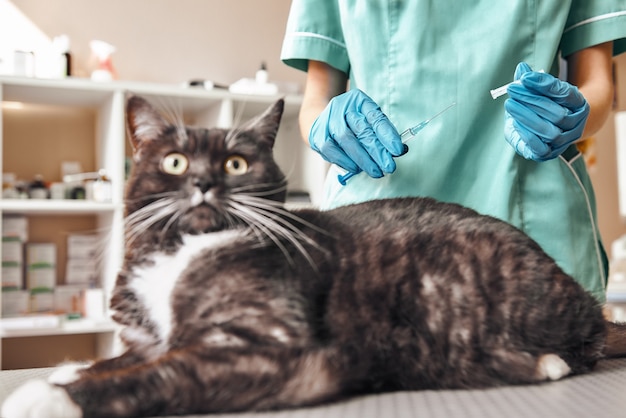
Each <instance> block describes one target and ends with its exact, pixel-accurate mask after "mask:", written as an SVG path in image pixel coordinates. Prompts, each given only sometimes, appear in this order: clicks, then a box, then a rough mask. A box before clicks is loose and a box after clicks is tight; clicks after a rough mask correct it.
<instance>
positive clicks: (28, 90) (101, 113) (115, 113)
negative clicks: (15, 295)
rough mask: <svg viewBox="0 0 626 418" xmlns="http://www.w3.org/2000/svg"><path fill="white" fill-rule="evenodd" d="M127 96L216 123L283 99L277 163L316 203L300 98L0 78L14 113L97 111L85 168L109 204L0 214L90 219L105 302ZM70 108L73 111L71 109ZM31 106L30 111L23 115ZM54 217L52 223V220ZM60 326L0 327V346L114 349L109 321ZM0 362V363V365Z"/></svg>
mask: <svg viewBox="0 0 626 418" xmlns="http://www.w3.org/2000/svg"><path fill="white" fill-rule="evenodd" d="M129 94H138V95H141V96H144V97H146V98H147V99H148V100H150V101H151V102H152V103H153V104H154V105H155V106H156V107H157V108H160V109H161V110H163V111H167V112H168V113H170V114H171V113H175V114H176V115H177V116H180V117H184V120H185V122H188V123H190V124H193V125H198V126H205V127H221V128H230V127H233V126H237V125H238V124H240V123H243V122H245V121H246V120H248V119H250V118H251V117H254V116H256V115H258V114H260V113H261V112H263V111H264V110H265V109H267V107H268V106H269V105H271V104H272V103H274V102H275V101H276V100H277V99H279V98H280V97H283V98H284V99H285V110H284V112H283V117H282V123H281V127H280V129H279V132H278V138H277V140H276V145H275V146H274V151H275V152H274V154H275V157H276V161H277V163H278V164H279V166H280V167H281V169H282V170H283V172H284V173H285V174H287V175H288V180H289V184H290V189H291V190H298V191H307V192H309V193H310V195H311V197H312V200H313V202H314V203H315V202H316V197H317V196H320V197H321V194H322V191H321V189H322V183H323V182H322V178H323V170H324V168H325V167H326V165H325V163H324V162H323V161H322V160H321V159H320V158H319V157H318V156H317V155H316V154H315V153H313V152H312V151H311V150H310V149H309V148H308V147H307V146H306V145H305V143H304V142H302V141H301V140H300V133H299V129H298V113H299V109H300V105H301V103H302V97H301V96H294V95H286V96H283V95H274V96H252V95H242V94H231V93H230V92H228V91H227V90H220V89H215V90H204V89H201V88H185V87H182V86H178V85H169V84H155V83H141V82H126V81H113V82H104V83H97V82H93V81H91V80H88V79H79V78H68V79H62V80H46V79H36V78H25V77H11V76H0V101H8V102H19V103H23V104H24V105H25V106H23V108H24V113H23V114H20V117H23V116H22V115H26V116H27V117H29V115H32V116H30V117H31V118H35V116H34V115H36V114H37V111H40V110H41V109H40V106H43V107H46V106H51V107H53V108H55V107H58V108H63V107H69V108H71V109H69V110H70V111H71V112H68V113H77V114H81V111H82V110H87V112H82V113H85V114H88V115H90V116H88V117H94V116H95V118H94V120H95V123H94V125H95V126H94V130H95V132H93V136H92V137H91V136H90V137H89V138H90V139H89V140H93V141H94V153H95V155H94V164H95V167H89V169H100V168H103V169H105V170H106V172H107V175H108V176H109V178H110V179H111V184H112V194H113V203H96V202H91V201H77V200H9V199H6V200H5V199H1V198H0V215H7V214H8V215H30V216H37V217H38V216H42V217H45V216H67V215H70V216H73V215H94V216H96V217H97V222H96V223H97V228H98V229H99V230H105V231H107V234H106V240H107V241H106V242H107V243H108V245H107V247H108V248H107V249H106V250H105V251H103V257H102V260H101V268H102V272H101V273H102V274H101V277H102V283H101V284H102V288H103V289H104V291H105V298H106V299H107V300H108V298H109V296H110V292H111V290H112V288H113V285H114V282H115V279H116V276H117V272H118V271H119V269H120V267H121V265H122V261H123V258H124V241H123V240H124V228H123V224H124V219H123V214H124V204H123V202H124V160H125V148H126V127H125V115H124V111H125V99H126V97H127V96H128V95H129ZM7 109H8V108H7ZM43 110H47V109H43ZM74 110H78V111H79V112H73V111H74ZM29 111H31V112H33V113H28V112H29ZM15 115H16V113H15V111H13V110H11V111H5V110H4V109H3V108H1V107H0V157H1V158H0V172H2V168H3V167H5V165H8V164H7V162H8V161H11V162H12V163H13V162H15V161H16V160H15V158H16V156H15V152H14V151H12V152H13V154H9V153H8V152H7V148H5V145H6V144H10V145H15V144H16V141H19V140H20V134H21V132H18V133H14V132H12V133H9V134H8V133H6V132H5V131H4V130H3V129H2V125H3V119H4V118H6V120H7V121H13V119H9V118H12V117H16V116H15ZM33 121H36V119H33ZM7 126H8V124H7ZM51 137H53V136H51ZM52 140H54V139H52ZM81 140H85V139H84V138H76V139H74V138H72V141H81ZM17 143H18V144H19V142H17ZM14 148H15V147H14ZM2 154H5V155H2ZM31 154H32V153H31ZM39 154H41V153H39ZM39 154H37V153H34V154H32V157H31V158H45V156H41V155H39ZM10 158H13V159H10ZM57 158H58V157H57ZM9 159H10V160H9ZM5 168H6V167H5ZM48 180H54V179H48ZM305 206H306V205H303V204H301V203H298V202H295V203H293V204H290V207H305ZM38 221H39V220H38ZM53 222H54V220H52V221H51V223H53ZM52 233H54V232H52ZM63 233H64V231H59V234H61V235H62V234H63ZM59 262H61V263H62V262H64V260H59ZM0 303H1V302H0ZM63 324H64V325H63V326H62V325H60V324H58V325H56V326H54V324H53V326H51V325H50V323H48V324H47V325H46V326H38V327H37V326H35V327H33V326H25V327H22V328H20V327H19V326H18V327H13V328H12V329H7V328H6V327H5V328H0V351H1V349H2V339H3V338H14V337H32V336H54V335H67V334H97V337H98V342H97V345H98V349H97V351H98V356H99V357H106V356H110V355H112V354H115V346H116V341H115V332H114V331H115V325H114V324H112V323H110V322H107V323H99V324H93V323H89V322H74V321H63ZM1 366H2V365H1V364H0V369H1V368H2V367H1Z"/></svg>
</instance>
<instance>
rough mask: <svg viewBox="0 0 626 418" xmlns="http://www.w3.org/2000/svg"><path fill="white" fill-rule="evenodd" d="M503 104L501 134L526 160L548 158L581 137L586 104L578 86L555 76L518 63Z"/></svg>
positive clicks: (562, 150) (586, 114)
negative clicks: (503, 120) (518, 82)
mask: <svg viewBox="0 0 626 418" xmlns="http://www.w3.org/2000/svg"><path fill="white" fill-rule="evenodd" d="M515 80H520V82H521V84H516V83H515V84H511V85H509V87H508V89H507V93H508V94H509V98H508V99H507V100H506V102H505V103H504V109H505V110H506V112H505V125H504V136H505V138H506V140H507V141H508V142H509V143H510V144H511V145H512V146H513V148H515V151H516V152H517V153H518V154H519V155H521V156H523V157H524V158H526V159H529V160H535V161H547V160H550V159H553V158H556V157H558V156H559V155H561V154H562V153H563V152H564V151H565V150H566V149H567V148H568V147H569V146H570V145H571V144H572V143H573V142H574V141H576V140H578V139H580V137H581V135H582V133H583V129H584V127H585V123H586V122H587V117H588V116H589V104H588V103H587V100H585V98H584V97H583V95H582V94H580V92H579V91H578V89H577V88H576V87H575V86H573V85H571V84H569V83H567V82H565V81H561V80H559V79H557V78H556V77H554V76H552V75H550V74H547V73H542V72H536V71H532V70H531V68H530V66H529V65H528V64H526V63H520V64H518V66H517V68H516V69H515Z"/></svg>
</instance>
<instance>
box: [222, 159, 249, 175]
mask: <svg viewBox="0 0 626 418" xmlns="http://www.w3.org/2000/svg"><path fill="white" fill-rule="evenodd" d="M224 171H225V172H226V173H227V174H230V175H233V176H241V175H242V174H246V173H247V172H248V162H247V161H246V159H245V158H243V157H242V156H241V155H231V156H230V157H228V158H227V159H226V161H224Z"/></svg>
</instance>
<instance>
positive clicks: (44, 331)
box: [0, 316, 117, 338]
mask: <svg viewBox="0 0 626 418" xmlns="http://www.w3.org/2000/svg"><path fill="white" fill-rule="evenodd" d="M5 323H8V324H6V325H5ZM116 330H117V326H116V325H115V324H114V323H113V322H111V321H93V320H89V319H72V320H64V319H62V318H60V317H56V316H50V317H43V316H38V317H18V318H7V319H3V320H1V321H0V338H23V337H46V336H54V335H77V334H104V333H112V332H115V331H116Z"/></svg>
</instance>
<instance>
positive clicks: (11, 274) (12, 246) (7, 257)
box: [1, 216, 30, 316]
mask: <svg viewBox="0 0 626 418" xmlns="http://www.w3.org/2000/svg"><path fill="white" fill-rule="evenodd" d="M27 240H28V222H27V220H26V218H25V217H23V216H16V217H3V218H2V278H1V279H2V316H16V315H23V314H25V313H28V312H29V310H30V308H29V293H28V291H27V290H25V289H24V243H25V242H26V241H27Z"/></svg>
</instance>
